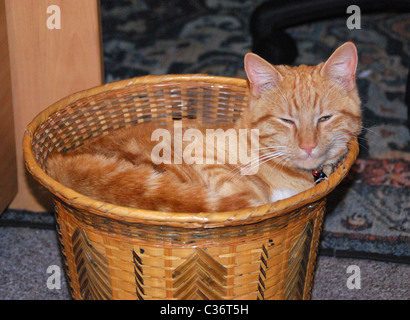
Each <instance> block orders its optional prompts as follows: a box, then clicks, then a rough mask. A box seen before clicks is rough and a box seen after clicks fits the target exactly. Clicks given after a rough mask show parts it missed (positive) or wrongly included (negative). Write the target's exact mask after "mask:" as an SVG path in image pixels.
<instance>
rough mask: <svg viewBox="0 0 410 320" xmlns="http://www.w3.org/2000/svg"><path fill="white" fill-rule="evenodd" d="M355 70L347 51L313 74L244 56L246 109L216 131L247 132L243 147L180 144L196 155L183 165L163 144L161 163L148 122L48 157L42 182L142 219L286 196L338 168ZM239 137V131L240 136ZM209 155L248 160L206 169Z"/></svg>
mask: <svg viewBox="0 0 410 320" xmlns="http://www.w3.org/2000/svg"><path fill="white" fill-rule="evenodd" d="M356 66H357V53H356V48H355V46H354V44H353V43H351V42H347V43H345V44H344V45H342V46H341V47H339V48H338V49H337V50H336V51H335V52H334V53H333V55H332V56H331V57H330V58H329V59H328V60H327V61H326V62H325V63H320V64H318V65H316V66H306V65H301V66H298V67H289V66H272V65H271V64H269V63H268V62H266V61H265V60H263V59H262V58H260V57H259V56H257V55H255V54H252V53H248V54H247V55H246V56H245V71H246V73H247V76H248V79H249V83H250V93H251V99H250V105H249V108H248V109H247V110H246V111H244V112H243V115H242V116H241V118H240V119H238V120H237V121H236V122H235V123H234V124H227V125H225V126H224V127H220V126H219V127H218V128H219V129H222V130H217V131H216V133H215V135H216V136H217V137H218V136H221V135H224V134H226V133H227V132H228V130H231V131H230V132H231V133H232V132H233V133H238V135H236V137H239V136H240V135H241V134H242V135H243V134H244V133H243V132H245V136H246V139H238V140H239V141H236V142H235V143H237V145H234V143H233V142H231V140H229V141H228V144H227V145H226V146H225V147H224V149H223V150H221V149H218V148H217V147H218V145H216V146H215V145H210V144H208V143H206V141H207V139H192V140H191V141H188V142H187V141H183V142H182V143H183V145H182V146H178V149H181V148H182V150H184V148H187V147H188V145H189V146H190V148H192V149H195V150H202V152H201V153H199V155H198V154H196V153H195V157H196V158H195V159H194V160H192V161H188V162H187V161H184V160H186V159H185V158H181V153H180V152H176V149H177V146H176V144H175V141H173V140H169V141H168V140H166V141H165V140H162V147H163V149H162V151H163V152H165V150H168V151H169V152H170V154H168V155H169V156H170V159H173V162H172V163H169V162H164V161H162V162H161V157H163V156H164V153H162V154H161V152H157V153H156V152H154V151H155V150H156V148H157V149H158V144H159V142H158V141H159V139H153V137H154V135H153V134H154V132H155V130H157V129H158V127H157V126H156V125H155V124H154V123H146V124H141V125H137V126H135V127H133V128H132V129H122V130H118V131H116V132H112V133H111V134H110V135H107V136H102V137H99V138H97V139H94V140H92V141H91V142H89V143H86V144H85V145H83V146H81V147H80V148H78V149H76V150H74V151H71V152H69V153H67V154H56V155H53V156H52V157H51V159H50V161H49V163H48V174H49V175H50V176H51V177H53V178H54V179H56V180H57V181H59V182H60V183H62V184H63V185H65V186H67V187H69V188H72V189H74V190H76V191H77V192H79V193H81V194H84V195H87V196H90V197H92V198H95V199H98V200H101V201H105V202H109V203H114V204H117V205H122V206H129V207H137V208H141V209H150V210H164V211H173V212H200V211H203V212H218V211H227V210H236V209H239V208H245V207H250V206H257V205H262V204H265V203H269V202H273V201H277V200H280V199H283V198H287V197H290V196H292V195H294V194H297V193H299V192H301V191H304V190H306V189H308V188H310V187H312V186H313V185H314V181H313V180H314V179H313V176H312V170H315V169H318V168H323V167H324V166H331V165H334V164H336V163H337V162H338V160H339V159H340V158H341V157H342V156H343V155H344V154H345V153H346V152H347V142H348V141H349V140H350V139H351V138H353V137H355V136H356V135H357V134H358V133H359V132H360V130H361V118H360V100H359V97H358V94H357V89H356V84H355V72H356ZM192 128H195V129H196V131H195V132H196V133H199V134H203V136H204V137H205V136H206V134H207V131H206V129H209V127H208V128H206V127H200V126H199V125H198V124H196V123H194V122H193V123H189V122H184V124H183V125H182V127H181V128H180V130H181V134H185V133H189V132H191V131H188V130H189V129H192ZM162 129H168V130H169V131H170V132H171V133H172V131H173V130H174V128H162ZM215 129H216V128H215ZM241 129H246V130H245V131H242V133H241V132H240V130H241ZM252 129H253V130H254V131H253V132H258V133H259V137H258V143H259V145H258V149H257V151H258V155H257V156H256V157H253V158H249V145H250V144H251V141H253V140H252V135H251V132H252ZM232 130H233V131H232ZM255 130H258V131H255ZM164 141H165V142H164ZM164 144H165V145H164ZM166 144H168V147H169V148H168V149H167V148H166V147H167V145H166ZM244 144H245V146H244ZM230 147H234V148H230ZM190 150H191V149H190ZM244 153H246V154H244ZM217 155H219V156H223V155H224V156H225V159H228V157H229V156H231V157H232V156H234V158H236V159H238V158H241V157H242V158H244V157H245V156H247V157H248V158H247V159H248V160H249V159H250V160H249V161H248V163H238V164H232V163H227V164H225V163H223V161H219V162H218V161H216V162H212V161H209V160H215V158H216V156H217ZM210 157H212V159H211V158H210ZM218 159H219V158H218ZM221 159H222V158H221ZM200 160H203V161H200ZM225 162H227V161H225Z"/></svg>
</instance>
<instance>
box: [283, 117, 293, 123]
mask: <svg viewBox="0 0 410 320" xmlns="http://www.w3.org/2000/svg"><path fill="white" fill-rule="evenodd" d="M280 120H282V121H283V122H285V123H289V124H295V122H294V121H292V120H289V119H284V118H282V119H280Z"/></svg>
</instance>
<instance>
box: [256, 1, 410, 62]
mask: <svg viewBox="0 0 410 320" xmlns="http://www.w3.org/2000/svg"><path fill="white" fill-rule="evenodd" d="M352 4H354V5H357V6H359V8H360V10H361V14H368V13H373V12H381V11H386V12H389V11H396V12H406V11H409V10H410V1H409V0H389V1H386V0H356V1H354V2H353V3H352V1H351V0H273V1H267V2H265V3H263V4H261V5H260V6H259V7H257V8H256V9H255V10H254V12H253V13H252V16H251V20H250V33H251V35H252V39H253V45H252V51H253V52H254V53H256V54H258V55H260V56H261V57H262V58H264V59H266V60H267V61H269V62H270V63H272V64H293V63H294V61H295V60H296V57H297V55H298V51H297V46H296V43H295V40H294V39H293V38H292V37H291V36H289V35H288V34H287V33H286V32H285V29H286V28H289V27H293V26H297V25H301V24H305V23H310V22H314V21H318V20H322V19H331V18H337V17H348V14H347V13H346V9H347V7H349V6H350V5H352Z"/></svg>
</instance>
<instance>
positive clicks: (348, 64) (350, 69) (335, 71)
mask: <svg viewBox="0 0 410 320" xmlns="http://www.w3.org/2000/svg"><path fill="white" fill-rule="evenodd" d="M356 68H357V50H356V46H355V45H354V44H353V43H352V42H346V43H345V44H343V45H341V46H340V47H339V48H337V49H336V51H335V52H333V54H332V55H331V56H330V58H329V59H328V60H327V61H326V63H325V64H324V66H323V67H322V70H321V71H320V73H321V75H322V76H324V77H327V78H330V79H332V80H333V81H335V82H336V83H339V84H340V85H342V87H344V88H345V89H346V90H347V91H350V90H352V89H353V88H354V87H355V85H356V80H355V78H356Z"/></svg>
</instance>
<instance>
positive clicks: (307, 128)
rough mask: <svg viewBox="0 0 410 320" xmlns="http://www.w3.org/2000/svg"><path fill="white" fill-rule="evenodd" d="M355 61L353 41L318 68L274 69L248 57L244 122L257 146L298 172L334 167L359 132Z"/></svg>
mask: <svg viewBox="0 0 410 320" xmlns="http://www.w3.org/2000/svg"><path fill="white" fill-rule="evenodd" d="M357 60H358V59H357V52H356V47H355V46H354V44H353V43H351V42H347V43H345V44H343V45H342V46H340V47H339V48H338V49H337V50H336V51H335V52H334V53H333V54H332V55H331V57H330V58H329V59H328V60H327V61H326V62H323V63H320V64H318V65H316V66H306V65H301V66H298V67H289V66H272V65H271V64H270V63H268V62H267V61H265V60H263V59H262V58H261V57H259V56H257V55H255V54H253V53H248V54H247V55H246V56H245V70H246V73H247V76H248V79H249V84H250V90H251V96H252V98H251V105H250V109H249V110H248V112H246V113H245V115H244V117H245V121H247V124H248V125H249V126H250V127H252V128H256V129H259V145H260V147H261V148H262V147H269V148H270V149H264V150H272V152H276V154H277V155H280V158H282V159H286V160H285V161H286V162H287V163H288V165H290V166H294V167H297V168H301V169H308V170H310V169H316V168H319V167H320V166H323V165H327V164H335V163H336V162H337V161H338V159H339V158H340V157H341V156H342V155H344V154H345V153H346V151H347V143H348V141H350V140H351V139H352V137H354V136H357V135H358V134H359V133H360V131H361V112H360V99H359V97H358V94H357V89H356V83H355V73H356V67H357Z"/></svg>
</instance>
